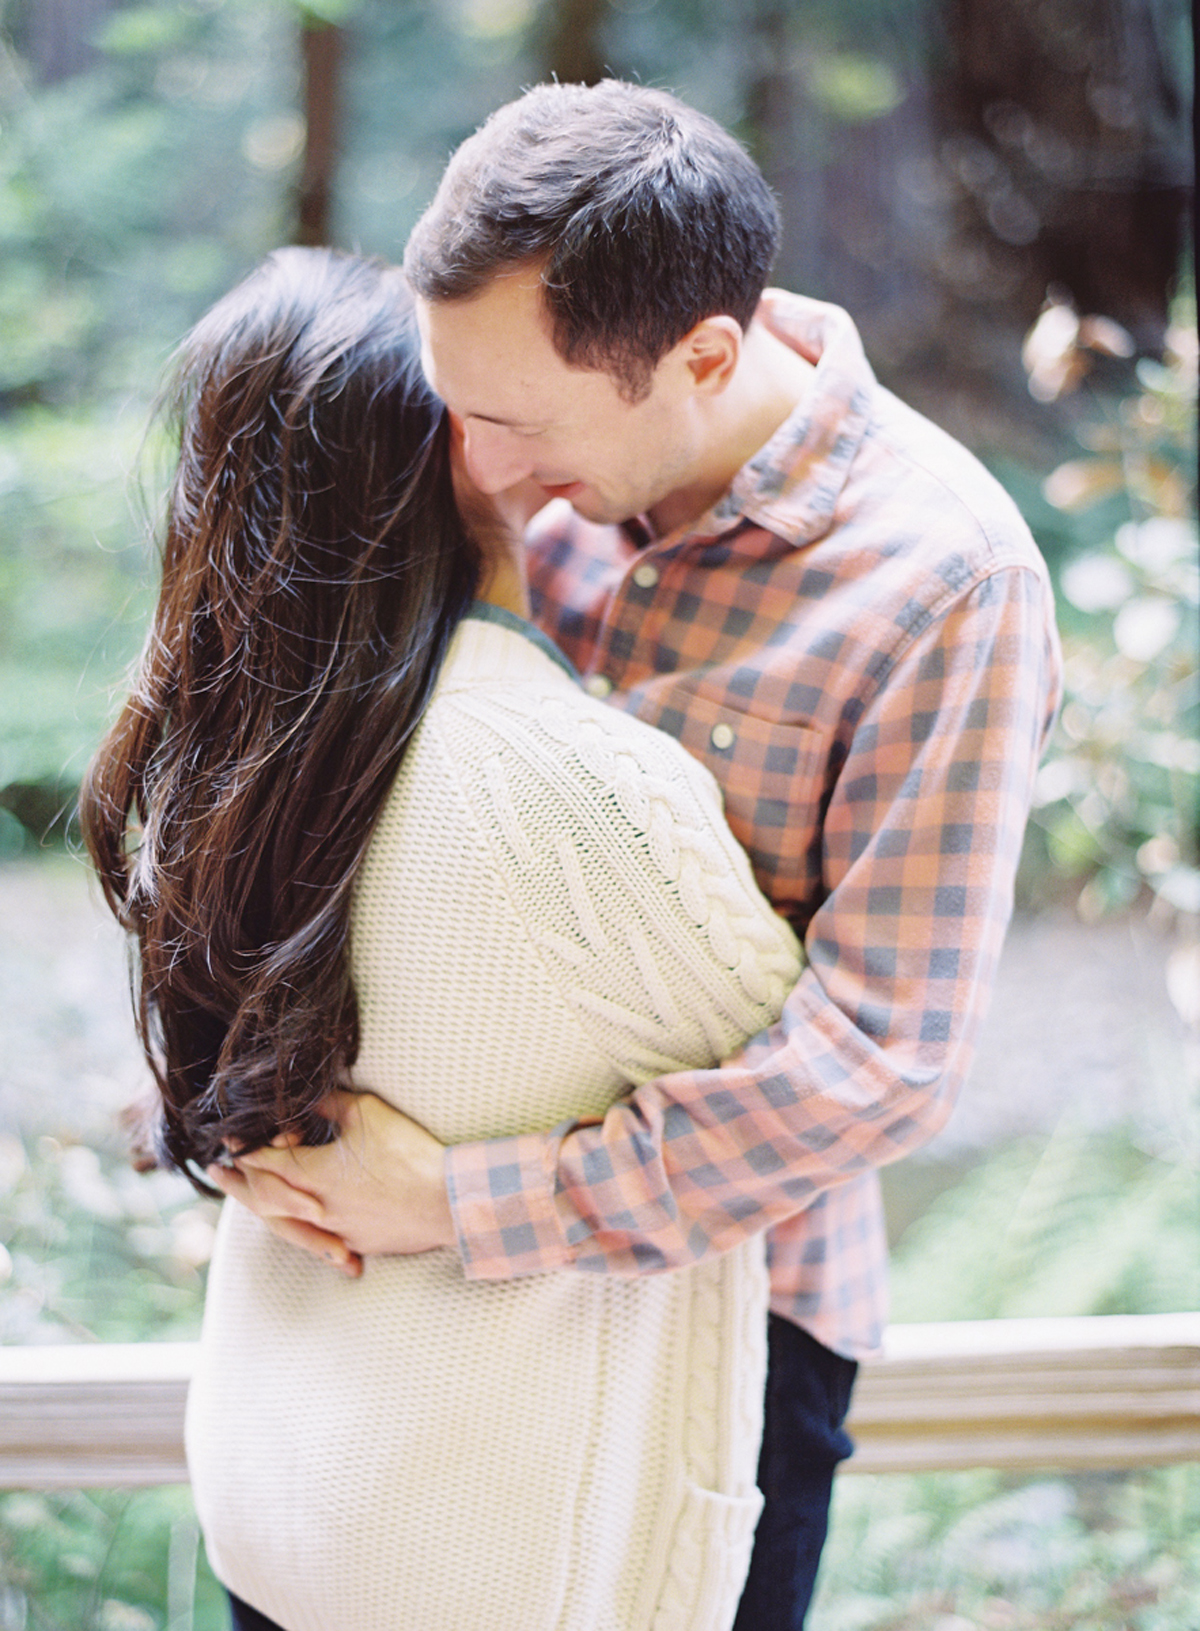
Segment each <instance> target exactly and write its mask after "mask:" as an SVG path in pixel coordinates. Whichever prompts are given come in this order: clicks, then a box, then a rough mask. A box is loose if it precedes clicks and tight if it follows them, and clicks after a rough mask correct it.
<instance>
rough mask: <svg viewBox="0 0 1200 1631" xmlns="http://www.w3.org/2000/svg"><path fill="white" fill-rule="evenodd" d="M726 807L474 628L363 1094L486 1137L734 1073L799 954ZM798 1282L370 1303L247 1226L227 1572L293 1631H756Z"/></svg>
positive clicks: (401, 834) (377, 929) (412, 764)
mask: <svg viewBox="0 0 1200 1631" xmlns="http://www.w3.org/2000/svg"><path fill="white" fill-rule="evenodd" d="M719 811H720V805H719V795H718V794H717V792H716V789H715V784H714V783H713V782H712V780H711V778H710V777H709V776H708V774H707V772H706V771H704V770H703V769H701V768H700V767H699V766H698V765H696V764H695V762H694V761H693V760H691V759H690V758H689V757H688V756H687V755H686V754H685V753H684V752H683V750H682V749H681V748H679V746H678V745H677V744H676V743H674V742H672V741H670V740H669V739H668V738H666V737H663V736H660V735H659V734H658V733H656V732H653V731H650V730H649V729H648V728H647V727H645V726H643V725H641V724H639V723H638V722H637V721H636V720H632V719H630V718H629V717H628V716H626V715H623V714H619V713H617V712H615V711H611V710H609V709H607V708H606V707H605V706H604V705H603V704H601V703H598V702H596V701H594V700H593V699H591V698H589V697H587V696H586V695H585V694H584V693H583V692H582V691H581V690H580V689H579V688H578V686H577V685H576V684H575V683H574V681H573V680H572V679H571V678H569V677H568V675H567V674H566V673H564V672H563V671H562V669H561V668H560V667H559V666H558V665H557V664H556V663H555V662H554V661H553V660H552V659H551V658H550V657H549V656H548V655H546V654H545V653H544V652H543V651H541V650H540V649H538V647H537V646H536V645H534V644H533V643H532V642H531V641H530V640H528V639H527V638H525V637H524V635H523V634H521V633H519V632H517V631H516V630H515V629H513V628H510V627H506V626H502V625H500V624H497V623H494V622H484V621H479V620H476V619H474V618H472V619H469V620H468V621H466V622H465V623H464V624H463V625H462V627H461V628H460V630H459V631H458V634H457V635H456V637H455V640H454V643H453V645H452V647H451V651H450V654H449V656H448V658H447V661H446V664H445V667H444V669H443V673H442V676H441V678H440V680H439V684H438V688H437V691H436V693H435V695H434V698H433V700H432V702H431V704H430V706H429V709H428V710H427V713H426V715H425V718H424V719H423V721H422V724H421V727H420V729H419V731H418V733H417V735H416V737H415V738H414V741H413V744H412V746H411V748H410V750H409V753H408V755H407V757H406V759H405V762H404V765H403V767H402V769H401V773H400V776H399V778H398V780H397V783H396V786H395V788H394V789H393V792H392V794H391V796H390V797H389V800H388V803H387V805H386V806H385V809H384V812H383V814H382V817H381V819H380V823H379V825H378V828H377V830H376V833H375V836H374V838H373V840H372V843H371V846H370V849H369V852H368V855H367V859H366V862H365V863H364V866H363V869H362V873H361V875H360V879H359V885H358V890H357V894H356V904H355V908H354V913H353V917H352V964H353V971H354V978H355V984H356V988H357V990H358V994H359V1002H360V1008H361V1013H362V1048H361V1052H360V1056H359V1059H358V1061H357V1063H356V1065H355V1072H354V1075H355V1082H356V1084H357V1085H359V1086H360V1087H363V1088H366V1089H370V1090H371V1091H374V1092H376V1093H378V1094H379V1095H380V1096H381V1097H383V1098H385V1099H388V1100H389V1101H391V1102H392V1103H394V1104H396V1105H397V1106H398V1107H399V1108H401V1109H403V1110H404V1111H405V1112H406V1113H408V1114H410V1115H412V1116H414V1117H415V1118H416V1119H417V1120H418V1121H420V1122H422V1123H423V1124H424V1125H426V1126H427V1127H429V1128H430V1130H431V1131H432V1132H433V1133H435V1135H436V1136H437V1137H439V1138H440V1139H442V1140H443V1141H446V1142H452V1141H453V1142H457V1141H462V1140H466V1139H477V1138H489V1137H495V1136H500V1135H505V1134H510V1133H517V1132H524V1131H530V1130H535V1129H538V1128H542V1127H545V1126H548V1125H554V1124H556V1123H557V1122H559V1121H562V1120H564V1119H570V1118H578V1117H598V1116H602V1115H603V1114H604V1111H605V1109H606V1108H607V1107H608V1105H609V1104H610V1103H612V1102H613V1100H614V1099H615V1098H617V1097H618V1096H620V1095H621V1094H622V1093H623V1092H625V1091H627V1089H628V1087H629V1086H630V1084H632V1083H636V1082H639V1081H642V1080H646V1079H648V1078H649V1077H651V1076H654V1075H658V1074H660V1073H661V1072H663V1071H664V1070H672V1069H677V1068H683V1067H689V1066H704V1065H708V1064H712V1063H715V1062H716V1061H717V1060H718V1059H719V1058H721V1057H724V1056H726V1055H727V1054H729V1053H730V1052H732V1051H734V1050H735V1049H736V1048H737V1047H738V1046H739V1045H740V1044H741V1042H742V1041H743V1040H744V1039H745V1038H746V1037H747V1036H749V1035H751V1034H754V1033H755V1032H757V1031H758V1030H760V1029H762V1028H763V1027H764V1026H766V1025H768V1024H769V1023H771V1022H772V1021H773V1019H774V1018H775V1017H776V1015H777V1013H778V1011H779V1007H780V1006H781V1004H782V1001H783V998H784V996H785V994H786V991H787V990H788V989H789V987H790V985H791V983H792V982H793V981H794V979H795V977H796V974H797V972H798V968H799V950H798V947H797V945H796V942H795V939H794V937H793V936H792V934H791V931H790V930H789V929H788V928H787V926H786V925H785V924H783V923H782V922H781V920H780V919H779V918H778V917H777V916H776V915H775V914H774V912H772V911H771V909H770V907H769V906H768V905H767V903H766V902H765V901H764V900H763V898H762V897H761V895H760V894H759V893H758V891H757V889H756V887H755V886H754V883H753V879H752V877H751V874H750V871H749V867H748V864H747V862H746V860H745V858H744V856H743V854H742V852H741V850H740V849H739V848H738V847H737V845H736V844H735V843H734V841H733V839H732V838H731V837H730V835H729V833H728V831H727V829H726V828H725V825H724V822H723V820H722V819H721V817H720V814H719ZM347 1159H352V1156H350V1155H349V1154H348V1156H347ZM767 1294H768V1293H767V1277H766V1269H765V1263H764V1257H763V1249H762V1243H761V1241H759V1240H754V1241H750V1242H748V1243H746V1244H745V1245H742V1246H739V1247H738V1248H737V1249H736V1250H735V1251H733V1252H730V1253H728V1254H727V1255H725V1256H724V1257H720V1258H716V1259H714V1260H712V1261H711V1262H708V1263H705V1264H702V1265H698V1266H697V1267H696V1268H693V1269H686V1270H683V1271H681V1272H674V1273H670V1274H660V1275H650V1276H643V1277H639V1278H636V1279H621V1278H617V1277H614V1276H599V1275H593V1274H588V1273H583V1272H579V1271H573V1270H569V1269H568V1270H563V1271H561V1272H557V1273H552V1274H542V1275H533V1276H530V1277H528V1278H524V1279H517V1280H511V1281H467V1280H466V1279H465V1278H464V1275H463V1272H462V1267H461V1264H460V1262H459V1260H458V1256H457V1253H455V1252H453V1251H436V1252H429V1253H426V1254H423V1255H421V1256H418V1257H413V1258H375V1259H371V1260H370V1261H369V1262H368V1264H367V1266H366V1272H365V1273H364V1275H363V1277H362V1279H361V1280H358V1281H347V1280H345V1279H344V1278H343V1277H342V1276H340V1275H338V1274H337V1273H336V1272H334V1271H333V1270H331V1269H330V1267H329V1266H328V1265H327V1264H325V1263H322V1262H320V1261H318V1260H316V1259H314V1258H310V1257H309V1256H308V1255H307V1254H304V1253H302V1252H299V1251H297V1250H294V1249H292V1248H290V1247H288V1246H286V1245H284V1244H283V1243H282V1242H280V1241H278V1240H277V1239H276V1238H275V1237H274V1236H273V1235H271V1234H270V1232H269V1231H267V1230H266V1229H265V1228H264V1227H263V1226H262V1225H261V1224H260V1223H259V1222H258V1220H257V1219H256V1218H254V1217H253V1216H251V1215H250V1214H249V1213H247V1212H245V1211H244V1210H243V1209H241V1208H238V1207H236V1206H234V1205H232V1204H229V1203H227V1205H226V1207H225V1208H224V1212H223V1215H222V1220H221V1225H220V1229H219V1232H218V1245H217V1251H216V1254H215V1257H214V1262H213V1266H212V1271H211V1276H210V1282H209V1297H208V1304H207V1307H206V1313H205V1326H204V1334H203V1339H202V1345H201V1363H200V1368H199V1372H198V1375H197V1379H196V1382H195V1383H194V1385H193V1390H192V1397H191V1400H190V1402H189V1413H188V1431H187V1437H188V1451H189V1460H190V1464H191V1470H192V1476H193V1485H194V1489H195V1494H196V1501H197V1509H198V1511H199V1513H200V1516H201V1521H202V1523H203V1525H204V1529H205V1536H206V1541H207V1544H208V1548H209V1554H210V1557H211V1559H212V1562H213V1565H214V1568H215V1569H216V1572H217V1574H218V1576H219V1577H220V1578H221V1579H222V1580H223V1581H224V1582H225V1584H227V1585H228V1586H230V1587H231V1589H232V1590H234V1591H235V1592H236V1593H237V1594H238V1595H239V1596H240V1597H243V1598H244V1599H245V1600H246V1601H248V1602H250V1603H252V1604H253V1605H254V1606H256V1607H258V1608H259V1609H261V1610H262V1611H263V1612H264V1613H266V1614H268V1615H269V1616H270V1617H271V1618H272V1619H274V1620H277V1621H278V1622H279V1624H281V1625H283V1626H285V1627H287V1628H288V1631H727V1627H728V1626H729V1625H730V1624H731V1623H732V1619H733V1615H734V1613H735V1611H736V1604H737V1599H738V1595H739V1593H740V1589H741V1582H742V1579H743V1577H744V1573H745V1569H746V1567H747V1564H748V1560H749V1552H750V1546H751V1542H752V1538H753V1529H754V1523H755V1521H756V1518H757V1513H758V1510H759V1505H760V1497H759V1495H758V1492H757V1490H756V1489H755V1487H754V1474H755V1468H756V1463H757V1452H758V1438H759V1433H760V1430H761V1410H762V1390H763V1382H764V1376H765V1364H766V1359H765V1347H766V1332H765V1326H766V1303H767Z"/></svg>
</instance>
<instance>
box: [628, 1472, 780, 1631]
mask: <svg viewBox="0 0 1200 1631" xmlns="http://www.w3.org/2000/svg"><path fill="white" fill-rule="evenodd" d="M762 1504H763V1498H762V1494H761V1492H760V1491H759V1490H757V1489H756V1490H755V1491H754V1493H753V1494H752V1495H719V1494H717V1493H716V1492H715V1491H713V1490H709V1489H701V1488H700V1487H699V1486H698V1485H696V1484H689V1485H687V1486H686V1488H685V1489H684V1491H683V1494H682V1497H681V1499H680V1502H679V1508H678V1512H677V1515H676V1520H675V1525H674V1529H673V1531H672V1532H671V1533H670V1535H669V1538H668V1550H667V1555H666V1558H665V1559H664V1560H663V1562H664V1570H663V1574H662V1576H661V1579H660V1583H659V1593H658V1602H657V1606H656V1608H655V1609H654V1611H653V1614H652V1616H651V1617H650V1618H649V1621H648V1623H649V1625H650V1628H651V1631H729V1627H730V1626H731V1625H732V1624H733V1621H734V1616H735V1615H736V1613H737V1606H738V1602H739V1600H740V1598H741V1595H742V1588H743V1586H744V1584H745V1580H746V1574H747V1571H748V1570H749V1567H750V1552H751V1549H752V1547H753V1545H754V1530H755V1527H756V1526H757V1524H758V1518H759V1514H760V1512H761V1511H762Z"/></svg>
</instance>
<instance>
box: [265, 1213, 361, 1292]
mask: <svg viewBox="0 0 1200 1631" xmlns="http://www.w3.org/2000/svg"><path fill="white" fill-rule="evenodd" d="M263 1222H264V1223H265V1224H266V1225H267V1228H268V1229H270V1230H271V1231H272V1233H273V1234H276V1235H278V1236H279V1238H280V1240H286V1241H287V1242H288V1244H289V1245H291V1246H299V1247H300V1248H301V1249H302V1250H303V1251H306V1252H311V1253H312V1254H313V1256H314V1257H323V1258H324V1259H325V1261H326V1262H327V1263H332V1264H333V1266H334V1268H336V1269H340V1270H341V1271H342V1273H343V1274H345V1275H347V1276H348V1277H349V1278H350V1279H351V1280H357V1279H358V1277H359V1275H361V1273H362V1271H363V1260H362V1258H361V1257H360V1256H359V1255H358V1253H357V1252H352V1251H351V1250H350V1248H349V1246H347V1245H346V1243H345V1241H344V1240H341V1239H339V1238H338V1236H337V1235H331V1234H330V1233H329V1231H328V1230H327V1229H314V1228H313V1226H312V1224H311V1223H301V1222H299V1221H298V1220H297V1219H296V1218H279V1217H271V1218H264V1219H263Z"/></svg>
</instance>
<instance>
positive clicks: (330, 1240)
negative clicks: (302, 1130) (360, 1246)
mask: <svg viewBox="0 0 1200 1631" xmlns="http://www.w3.org/2000/svg"><path fill="white" fill-rule="evenodd" d="M206 1176H207V1177H208V1179H209V1181H210V1182H211V1183H212V1184H213V1185H214V1186H215V1187H216V1188H217V1189H219V1190H220V1191H221V1192H222V1194H224V1195H227V1196H228V1197H229V1199H230V1200H234V1201H239V1202H240V1203H241V1204H242V1205H243V1206H245V1207H247V1208H248V1209H249V1210H250V1211H251V1212H254V1213H255V1214H256V1215H257V1216H258V1217H260V1218H261V1219H262V1221H263V1222H264V1223H265V1224H266V1226H267V1228H268V1229H270V1230H271V1232H272V1233H273V1234H276V1235H278V1236H279V1238H280V1240H286V1241H287V1242H288V1244H289V1245H292V1246H299V1247H300V1248H301V1250H303V1251H306V1252H311V1253H312V1255H313V1256H314V1257H322V1258H324V1259H325V1261H326V1262H327V1263H332V1264H333V1266H334V1267H335V1268H337V1269H340V1270H341V1272H342V1273H343V1274H346V1275H348V1276H349V1277H350V1278H351V1279H354V1280H356V1279H357V1278H358V1277H359V1275H360V1274H361V1273H362V1271H363V1262H362V1258H361V1257H360V1256H359V1254H358V1253H357V1252H353V1251H351V1250H350V1248H349V1247H348V1246H347V1245H346V1243H345V1241H344V1240H342V1239H341V1238H340V1236H338V1235H335V1234H331V1233H330V1232H329V1230H328V1229H319V1228H317V1227H316V1225H315V1224H313V1223H309V1222H305V1221H304V1220H303V1219H302V1218H299V1217H296V1216H293V1215H290V1214H289V1213H284V1212H277V1211H273V1210H268V1206H269V1205H270V1204H271V1199H272V1198H273V1199H274V1201H275V1202H278V1201H279V1200H280V1199H282V1200H283V1202H284V1203H285V1204H287V1205H289V1206H295V1205H298V1204H301V1203H303V1202H304V1201H309V1202H311V1201H312V1197H311V1196H307V1195H304V1194H303V1193H302V1191H300V1190H296V1189H292V1187H291V1185H290V1184H280V1183H279V1180H274V1181H273V1180H272V1178H271V1175H270V1174H256V1175H255V1179H254V1180H253V1181H252V1180H251V1179H250V1178H249V1177H248V1176H247V1175H246V1174H245V1173H242V1172H239V1171H238V1170H237V1168H236V1167H218V1166H213V1167H209V1168H208V1169H207V1171H206ZM274 1186H278V1187H274ZM256 1187H257V1191H258V1192H256ZM281 1190H282V1191H290V1194H282V1195H281V1194H280V1191H281ZM262 1191H266V1193H267V1196H268V1199H267V1200H266V1201H264V1198H263V1194H262V1193H261V1192H262ZM314 1204H316V1203H314ZM317 1209H318V1210H320V1208H319V1206H318V1208H317Z"/></svg>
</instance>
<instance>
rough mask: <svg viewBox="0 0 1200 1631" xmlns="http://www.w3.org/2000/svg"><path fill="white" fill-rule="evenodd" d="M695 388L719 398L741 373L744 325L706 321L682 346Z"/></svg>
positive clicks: (715, 319) (721, 319) (722, 318)
mask: <svg viewBox="0 0 1200 1631" xmlns="http://www.w3.org/2000/svg"><path fill="white" fill-rule="evenodd" d="M679 344H680V348H681V350H682V352H683V358H684V361H685V363H686V365H687V369H688V372H689V373H690V374H691V376H692V384H693V387H694V388H695V389H696V390H699V391H703V392H704V393H705V394H706V395H709V396H717V395H719V394H720V393H721V392H722V391H723V390H725V388H726V387H727V386H728V384H729V383H730V381H731V380H732V379H733V376H734V374H735V373H736V372H737V365H738V362H739V360H740V358H741V355H742V325H741V324H740V323H739V322H738V321H737V320H736V318H733V317H727V316H725V315H723V314H722V315H718V316H715V317H703V318H701V320H700V321H699V322H698V323H697V324H696V326H695V328H694V329H692V331H691V332H690V333H689V334H685V335H684V337H683V339H682V340H681V341H680V342H679Z"/></svg>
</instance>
